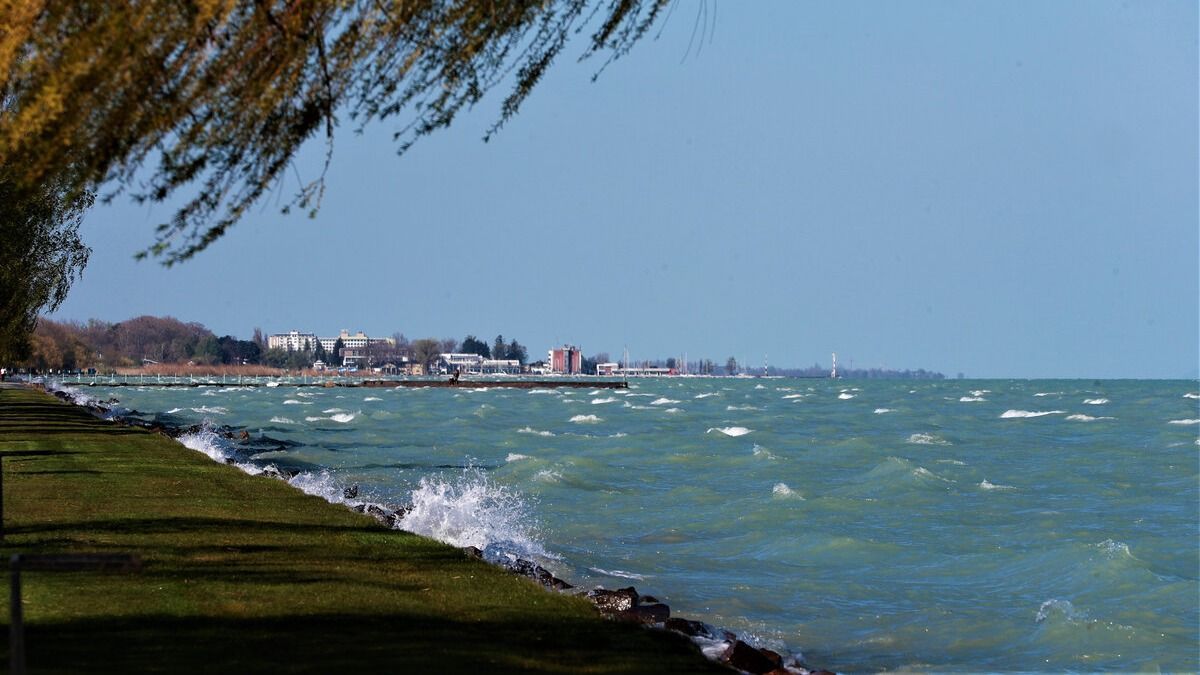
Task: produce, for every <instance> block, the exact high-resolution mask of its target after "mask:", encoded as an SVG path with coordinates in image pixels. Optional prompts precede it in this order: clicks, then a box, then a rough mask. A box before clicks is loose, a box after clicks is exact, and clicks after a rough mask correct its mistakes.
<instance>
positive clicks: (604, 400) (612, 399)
mask: <svg viewBox="0 0 1200 675" xmlns="http://www.w3.org/2000/svg"><path fill="white" fill-rule="evenodd" d="M616 401H617V399H616V398H615V397H613V396H609V397H607V398H594V399H592V405H600V404H602V403H615V402H616Z"/></svg>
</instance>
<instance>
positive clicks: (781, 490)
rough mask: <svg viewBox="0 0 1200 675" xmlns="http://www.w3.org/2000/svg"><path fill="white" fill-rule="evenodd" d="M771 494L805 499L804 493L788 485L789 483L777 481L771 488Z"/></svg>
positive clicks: (786, 497) (783, 497)
mask: <svg viewBox="0 0 1200 675" xmlns="http://www.w3.org/2000/svg"><path fill="white" fill-rule="evenodd" d="M771 495H772V496H774V497H778V498H780V499H799V500H801V501H803V500H804V495H802V494H800V493H799V492H796V491H795V490H793V489H792V488H790V487H788V485H787V483H776V484H775V485H774V486H773V487H772V488H771Z"/></svg>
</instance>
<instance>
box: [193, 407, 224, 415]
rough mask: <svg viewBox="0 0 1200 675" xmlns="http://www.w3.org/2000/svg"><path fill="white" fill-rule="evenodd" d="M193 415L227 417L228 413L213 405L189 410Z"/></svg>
mask: <svg viewBox="0 0 1200 675" xmlns="http://www.w3.org/2000/svg"><path fill="white" fill-rule="evenodd" d="M189 410H191V411H192V412H194V413H199V414H201V415H228V414H229V411H228V410H227V409H225V408H222V407H221V406H217V405H214V406H212V407H209V406H206V405H202V406H200V407H199V408H189Z"/></svg>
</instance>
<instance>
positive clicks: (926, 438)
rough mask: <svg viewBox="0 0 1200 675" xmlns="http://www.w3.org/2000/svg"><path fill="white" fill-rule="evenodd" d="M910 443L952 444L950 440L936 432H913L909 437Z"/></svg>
mask: <svg viewBox="0 0 1200 675" xmlns="http://www.w3.org/2000/svg"><path fill="white" fill-rule="evenodd" d="M907 442H908V443H912V444H913V445H950V444H951V443H950V441H947V440H946V439H944V438H942V437H941V436H938V435H936V434H913V435H911V436H909V437H908V441H907Z"/></svg>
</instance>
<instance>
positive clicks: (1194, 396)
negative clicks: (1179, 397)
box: [1183, 392, 1200, 399]
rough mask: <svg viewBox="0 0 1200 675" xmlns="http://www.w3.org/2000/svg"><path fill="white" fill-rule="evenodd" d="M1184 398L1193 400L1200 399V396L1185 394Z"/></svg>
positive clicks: (1190, 393)
mask: <svg viewBox="0 0 1200 675" xmlns="http://www.w3.org/2000/svg"><path fill="white" fill-rule="evenodd" d="M1183 397H1184V398H1191V399H1200V394H1194V393H1192V392H1188V393H1186V394H1184V395H1183Z"/></svg>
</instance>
